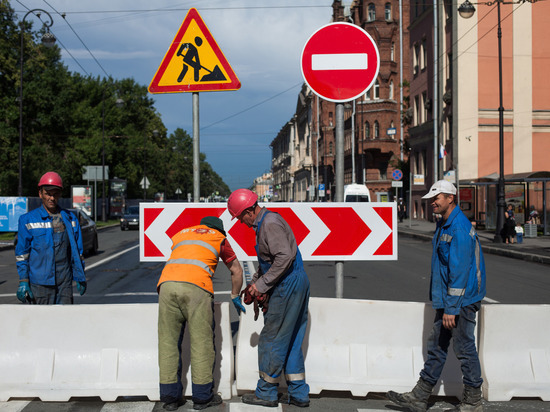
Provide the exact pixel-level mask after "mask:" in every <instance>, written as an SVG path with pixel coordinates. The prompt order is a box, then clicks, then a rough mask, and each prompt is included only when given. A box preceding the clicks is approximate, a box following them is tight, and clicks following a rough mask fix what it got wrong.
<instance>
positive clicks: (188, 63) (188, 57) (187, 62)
mask: <svg viewBox="0 0 550 412" xmlns="http://www.w3.org/2000/svg"><path fill="white" fill-rule="evenodd" d="M195 44H196V45H197V46H198V47H200V46H201V45H202V39H201V38H200V37H199V36H197V37H195ZM185 51H187V53H185V54H183V53H184V52H185ZM176 55H177V56H183V69H182V71H181V73H180V75H179V76H178V83H180V82H181V81H182V80H183V78H184V77H185V74H186V73H187V70H189V67H192V68H193V78H194V80H195V82H198V81H199V72H200V70H201V61H200V59H199V50H198V49H197V47H195V45H193V44H192V43H183V44H182V45H181V46H180V48H179V50H178V52H177V54H176Z"/></svg>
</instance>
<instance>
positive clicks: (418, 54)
mask: <svg viewBox="0 0 550 412" xmlns="http://www.w3.org/2000/svg"><path fill="white" fill-rule="evenodd" d="M450 4H451V3H450V2H447V1H446V4H445V7H442V8H441V9H440V10H439V11H440V13H438V14H437V18H436V19H435V20H434V14H433V6H432V5H431V4H429V3H427V2H419V1H415V2H414V4H412V5H411V10H410V26H409V39H410V44H409V50H410V56H411V59H412V61H411V65H410V72H409V78H410V83H409V90H408V96H407V97H408V99H407V100H408V103H409V107H408V108H407V112H406V115H405V120H406V122H407V123H408V124H409V141H408V143H409V146H410V171H411V173H412V174H413V176H414V184H413V185H412V196H411V198H412V204H411V205H410V207H409V211H410V213H411V216H412V217H413V218H417V219H426V218H429V219H431V218H432V214H431V206H430V205H428V204H427V202H425V201H422V196H423V195H424V194H426V192H427V191H428V189H429V188H430V186H431V185H432V184H433V182H434V181H436V180H439V179H441V178H443V172H444V171H447V170H449V169H454V168H455V166H454V165H453V161H452V160H453V150H452V142H453V140H452V128H453V124H452V119H453V116H452V104H451V103H452V87H453V77H452V74H453V70H452V65H450V64H449V63H450V62H451V61H452V12H451V5H450ZM434 36H436V37H434ZM434 39H435V40H436V41H437V44H438V52H437V55H434ZM434 90H435V92H434ZM445 153H447V155H445Z"/></svg>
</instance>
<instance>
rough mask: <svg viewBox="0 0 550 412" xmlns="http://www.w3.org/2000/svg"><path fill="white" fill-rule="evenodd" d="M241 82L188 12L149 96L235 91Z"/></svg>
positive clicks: (197, 19)
mask: <svg viewBox="0 0 550 412" xmlns="http://www.w3.org/2000/svg"><path fill="white" fill-rule="evenodd" d="M240 88H241V82H240V81H239V79H238V78H237V76H236V75H235V72H234V71H233V69H232V68H231V66H230V65H229V63H228V61H227V59H226V58H225V56H224V55H223V53H222V51H221V49H220V47H219V46H218V44H217V43H216V40H214V37H212V34H210V31H209V30H208V27H206V24H205V23H204V21H203V20H202V18H201V16H200V15H199V12H198V11H197V9H194V8H192V9H189V12H188V13H187V15H186V16H185V19H184V20H183V23H182V24H181V27H180V29H179V30H178V33H177V34H176V37H174V40H172V44H171V45H170V48H169V49H168V51H167V52H166V55H165V56H164V59H163V60H162V63H161V64H160V66H159V68H158V70H157V72H156V73H155V76H154V77H153V80H152V81H151V84H150V85H149V92H150V93H181V92H210V91H219V90H238V89H240Z"/></svg>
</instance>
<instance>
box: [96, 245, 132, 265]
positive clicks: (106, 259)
mask: <svg viewBox="0 0 550 412" xmlns="http://www.w3.org/2000/svg"><path fill="white" fill-rule="evenodd" d="M138 247H139V244H137V245H135V246H132V247H131V248H129V249H126V250H123V251H121V252H118V253H115V254H114V255H112V256H109V257H108V258H105V259H102V260H100V261H99V262H95V263H92V264H91V265H89V266H86V270H88V269H93V268H95V267H97V266H100V265H102V264H104V263H107V262H109V261H110V260H113V259H116V258H117V257H119V256H121V255H123V254H125V253H128V252H130V251H131V250H134V249H136V248H138Z"/></svg>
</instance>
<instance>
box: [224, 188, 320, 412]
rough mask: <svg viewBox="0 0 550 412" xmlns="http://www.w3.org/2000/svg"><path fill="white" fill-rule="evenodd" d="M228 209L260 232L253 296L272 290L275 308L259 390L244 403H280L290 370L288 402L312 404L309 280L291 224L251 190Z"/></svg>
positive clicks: (263, 346)
mask: <svg viewBox="0 0 550 412" xmlns="http://www.w3.org/2000/svg"><path fill="white" fill-rule="evenodd" d="M227 208H228V209H229V213H231V216H233V218H238V219H239V221H240V222H241V223H244V224H245V225H247V226H248V227H252V228H254V230H255V231H256V254H257V256H258V262H259V268H258V271H257V272H256V273H255V274H254V276H253V278H252V283H251V287H250V293H251V294H252V295H253V296H261V295H262V294H269V295H270V298H269V309H268V310H267V312H266V313H265V314H264V327H263V329H262V332H261V334H260V340H259V343H258V367H259V375H260V376H259V380H258V384H257V386H256V391H255V393H253V394H252V393H251V394H244V395H243V397H242V401H243V402H244V403H247V404H252V405H261V406H272V407H273V406H277V404H278V385H279V379H280V377H281V375H282V373H283V371H284V373H285V379H286V382H287V385H288V394H285V395H283V397H282V398H281V402H282V403H289V404H293V405H296V406H299V407H307V406H309V385H308V384H307V383H306V378H305V367H304V355H303V353H302V342H303V340H304V335H305V332H306V328H307V322H308V303H309V280H308V278H307V275H306V272H305V270H304V265H303V262H302V256H301V254H300V250H299V249H298V246H297V243H296V239H295V237H294V234H293V233H292V230H291V229H290V226H289V225H288V223H287V222H286V221H285V220H284V219H283V218H282V217H281V215H279V214H278V213H274V212H270V211H269V210H267V209H266V208H265V207H260V206H259V205H258V196H257V195H256V194H255V193H253V192H251V191H250V190H248V189H238V190H235V191H234V192H233V193H231V196H229V200H228V202H227Z"/></svg>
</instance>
